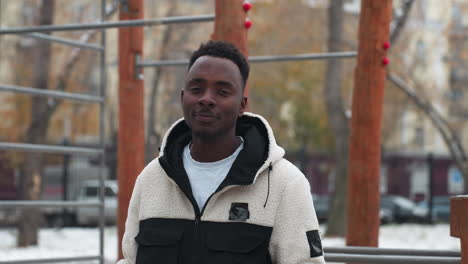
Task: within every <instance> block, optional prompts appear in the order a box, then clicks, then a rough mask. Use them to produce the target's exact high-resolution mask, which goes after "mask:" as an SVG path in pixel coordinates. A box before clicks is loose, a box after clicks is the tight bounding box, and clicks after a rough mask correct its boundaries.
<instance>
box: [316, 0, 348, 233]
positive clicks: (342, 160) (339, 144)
mask: <svg viewBox="0 0 468 264" xmlns="http://www.w3.org/2000/svg"><path fill="white" fill-rule="evenodd" d="M343 22H344V12H343V0H332V1H330V6H329V7H328V28H329V33H328V34H329V35H328V51H329V52H337V51H340V49H341V43H342V38H343ZM341 83H342V63H341V61H340V60H339V59H331V60H329V61H328V64H327V70H326V79H325V87H324V91H323V92H324V97H325V104H326V107H327V116H328V122H329V125H330V127H331V129H332V131H333V135H334V141H335V152H334V157H335V164H336V165H335V183H334V194H333V196H332V199H331V204H330V215H329V217H328V219H329V220H328V226H327V231H326V235H327V236H340V237H343V236H344V235H345V233H346V230H345V227H346V196H347V195H346V193H347V187H346V186H347V185H346V183H347V172H348V147H349V146H348V145H349V133H350V131H349V130H350V129H349V122H348V118H347V117H346V114H345V109H344V106H343V98H342V94H341Z"/></svg>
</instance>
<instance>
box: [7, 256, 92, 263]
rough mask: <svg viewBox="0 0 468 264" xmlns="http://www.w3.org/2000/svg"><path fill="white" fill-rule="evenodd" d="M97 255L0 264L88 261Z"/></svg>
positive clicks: (12, 261) (14, 261)
mask: <svg viewBox="0 0 468 264" xmlns="http://www.w3.org/2000/svg"><path fill="white" fill-rule="evenodd" d="M98 259H99V256H88V257H73V258H53V259H30V260H7V261H0V264H42V263H44V264H47V263H56V262H71V261H88V260H98Z"/></svg>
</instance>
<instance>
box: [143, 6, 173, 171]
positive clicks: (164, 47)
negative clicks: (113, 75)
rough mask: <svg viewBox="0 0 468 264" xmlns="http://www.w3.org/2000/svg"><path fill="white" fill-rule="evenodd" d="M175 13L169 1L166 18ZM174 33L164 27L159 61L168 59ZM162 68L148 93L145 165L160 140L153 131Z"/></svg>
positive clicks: (155, 74) (155, 75) (159, 68)
mask: <svg viewBox="0 0 468 264" xmlns="http://www.w3.org/2000/svg"><path fill="white" fill-rule="evenodd" d="M176 11H177V1H171V2H170V6H169V9H168V11H167V13H166V16H167V17H170V16H174V15H175V14H176ZM173 33H174V27H173V26H172V25H169V26H167V27H166V29H165V31H164V33H163V37H162V41H161V44H160V45H161V46H160V48H159V60H166V59H168V52H169V47H170V46H171V45H170V41H171V38H172V35H173ZM162 73H163V68H162V67H156V68H155V70H154V79H153V83H152V86H151V91H150V100H149V109H148V125H147V127H146V144H145V146H146V149H145V160H146V163H148V162H150V161H151V160H152V159H153V158H154V157H155V156H156V155H155V153H156V151H157V145H158V142H160V140H161V136H160V135H159V134H158V133H157V131H156V129H155V122H156V120H155V119H156V114H157V113H156V102H157V101H158V98H157V95H158V87H159V84H160V82H161V79H162V76H161V75H162Z"/></svg>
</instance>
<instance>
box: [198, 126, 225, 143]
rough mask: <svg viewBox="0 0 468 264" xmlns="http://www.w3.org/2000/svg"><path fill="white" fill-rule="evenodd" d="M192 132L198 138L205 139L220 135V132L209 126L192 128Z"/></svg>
mask: <svg viewBox="0 0 468 264" xmlns="http://www.w3.org/2000/svg"><path fill="white" fill-rule="evenodd" d="M192 134H193V135H194V136H196V137H198V138H201V139H204V140H212V139H214V138H216V137H218V135H219V133H217V132H216V131H213V130H211V129H209V127H207V128H206V129H203V128H197V129H194V130H192Z"/></svg>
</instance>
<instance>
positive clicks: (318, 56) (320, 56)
mask: <svg viewBox="0 0 468 264" xmlns="http://www.w3.org/2000/svg"><path fill="white" fill-rule="evenodd" d="M356 56H357V52H356V51H346V52H326V53H306V54H297V55H277V56H254V57H249V62H253V63H259V62H273V61H301V60H328V59H338V58H340V59H344V58H353V57H356Z"/></svg>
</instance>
